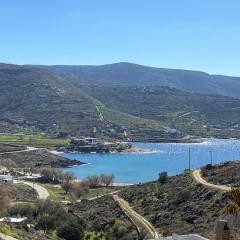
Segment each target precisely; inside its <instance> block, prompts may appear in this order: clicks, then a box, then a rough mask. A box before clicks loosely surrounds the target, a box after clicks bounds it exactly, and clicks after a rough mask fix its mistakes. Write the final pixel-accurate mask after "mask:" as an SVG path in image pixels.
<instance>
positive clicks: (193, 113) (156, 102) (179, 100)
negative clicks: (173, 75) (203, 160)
mask: <svg viewBox="0 0 240 240" xmlns="http://www.w3.org/2000/svg"><path fill="white" fill-rule="evenodd" d="M84 89H85V91H86V92H88V94H89V95H91V96H94V97H95V98H97V99H98V100H99V101H101V102H102V103H104V104H105V105H106V106H107V107H109V108H113V109H117V110H118V111H121V112H126V113H128V114H131V115H134V116H137V117H140V118H145V119H152V120H155V121H159V122H161V123H162V125H164V126H170V127H172V128H176V129H179V130H181V131H183V132H185V133H190V134H195V135H202V136H208V135H209V136H211V135H216V136H217V135H219V136H222V137H224V136H232V135H231V134H232V132H234V136H240V133H239V129H240V128H239V126H240V121H239V119H240V100H238V99H235V98H231V97H224V96H219V95H206V94H197V93H188V92H185V91H180V90H177V89H173V88H169V87H157V86H154V87H111V86H109V87H106V86H104V87H101V86H96V85H95V86H88V87H86V86H85V87H84Z"/></svg>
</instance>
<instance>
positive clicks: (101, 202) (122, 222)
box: [70, 196, 138, 240]
mask: <svg viewBox="0 0 240 240" xmlns="http://www.w3.org/2000/svg"><path fill="white" fill-rule="evenodd" d="M70 210H71V211H72V212H74V214H76V215H77V216H79V217H81V218H83V219H85V221H86V228H87V230H88V231H90V232H99V233H100V232H102V233H104V235H105V237H106V239H113V240H114V239H118V240H123V239H124V240H127V239H138V234H137V231H136V228H135V227H134V225H133V224H132V223H131V222H130V221H129V220H128V219H127V217H126V216H125V215H124V213H123V212H122V211H121V209H120V208H119V207H118V205H117V204H116V203H115V202H114V201H113V199H112V197H111V196H104V197H101V198H97V199H95V200H92V201H87V200H85V201H84V200H83V201H82V202H81V204H79V203H76V204H72V205H70Z"/></svg>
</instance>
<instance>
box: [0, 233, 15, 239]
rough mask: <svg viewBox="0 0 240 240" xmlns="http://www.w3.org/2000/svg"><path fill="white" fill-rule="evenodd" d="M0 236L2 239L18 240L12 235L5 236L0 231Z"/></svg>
mask: <svg viewBox="0 0 240 240" xmlns="http://www.w3.org/2000/svg"><path fill="white" fill-rule="evenodd" d="M0 238H1V239H3V240H18V239H16V238H14V237H10V236H7V235H5V234H3V233H0Z"/></svg>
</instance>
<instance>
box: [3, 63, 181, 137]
mask: <svg viewBox="0 0 240 240" xmlns="http://www.w3.org/2000/svg"><path fill="white" fill-rule="evenodd" d="M0 109H1V116H0V132H7V133H12V132H13V133H15V132H25V133H35V132H44V133H47V134H50V135H53V136H58V135H60V136H61V135H66V134H68V135H71V136H79V135H85V136H87V135H95V136H97V137H111V138H116V137H117V138H120V139H121V138H123V139H124V135H123V133H124V129H127V130H129V131H128V132H129V136H130V137H131V136H132V132H133V133H134V134H135V133H136V134H137V136H138V137H139V138H140V139H142V138H143V135H146V134H145V132H143V131H141V129H140V128H141V126H146V125H149V124H151V125H152V126H154V127H153V129H155V130H156V131H157V132H158V133H159V135H161V134H162V135H163V137H165V135H166V134H165V133H164V131H163V128H162V125H161V123H159V122H157V121H156V122H155V121H154V120H145V119H143V118H138V117H135V116H131V115H130V114H126V113H121V112H120V111H116V110H113V109H109V108H107V107H105V106H104V104H102V103H101V102H100V101H98V100H96V99H95V98H94V97H91V96H89V95H88V94H87V93H85V92H84V91H83V90H82V89H81V88H80V87H79V86H76V85H73V84H72V83H70V82H69V81H68V80H66V79H64V78H62V77H60V76H58V75H56V74H54V73H52V72H50V71H48V70H46V69H41V68H36V67H30V66H19V65H8V64H1V65H0ZM94 129H95V131H94V132H93V130H94ZM139 129H140V130H139ZM133 137H134V136H133ZM177 137H178V136H177ZM147 139H148V136H147Z"/></svg>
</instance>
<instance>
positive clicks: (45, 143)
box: [0, 134, 70, 152]
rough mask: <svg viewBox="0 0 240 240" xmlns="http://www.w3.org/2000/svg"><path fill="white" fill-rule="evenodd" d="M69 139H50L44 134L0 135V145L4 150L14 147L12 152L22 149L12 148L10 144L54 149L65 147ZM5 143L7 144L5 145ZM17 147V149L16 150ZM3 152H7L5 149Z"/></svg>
mask: <svg viewBox="0 0 240 240" xmlns="http://www.w3.org/2000/svg"><path fill="white" fill-rule="evenodd" d="M69 141H70V139H69V138H56V137H55V138H50V137H48V136H46V135H45V134H31V135H29V134H26V135H25V134H20V135H19V134H1V135H0V143H3V146H5V148H6V147H7V146H9V147H12V148H13V147H15V149H13V150H22V149H24V147H21V149H19V148H20V146H14V145H10V144H20V145H27V146H35V147H54V146H55V147H56V146H65V145H67V144H68V143H69ZM6 143H7V144H6ZM16 147H17V148H16ZM4 152H8V150H7V149H5V150H4Z"/></svg>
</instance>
